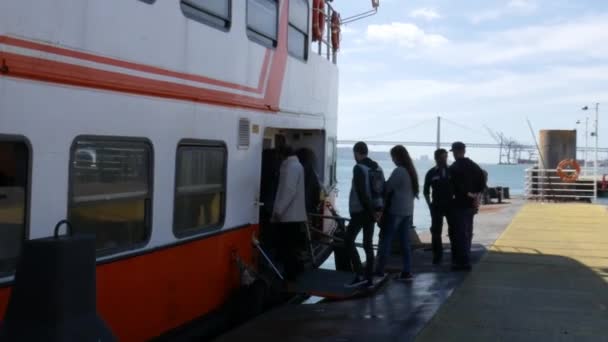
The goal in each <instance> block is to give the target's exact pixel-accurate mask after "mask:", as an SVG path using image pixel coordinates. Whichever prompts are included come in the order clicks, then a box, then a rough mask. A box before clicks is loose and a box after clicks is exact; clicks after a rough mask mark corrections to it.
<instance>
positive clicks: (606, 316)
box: [416, 204, 608, 342]
mask: <svg viewBox="0 0 608 342" xmlns="http://www.w3.org/2000/svg"><path fill="white" fill-rule="evenodd" d="M446 337H449V338H448V339H447V340H449V341H466V342H472V341H522V342H523V341H608V211H607V210H606V207H604V206H600V205H585V204H529V205H526V206H525V207H524V208H523V209H522V210H521V212H520V213H519V214H518V215H517V216H516V218H515V219H514V220H513V222H512V223H511V225H510V226H509V228H508V229H507V230H506V231H505V233H504V234H503V235H502V236H501V237H500V238H499V239H498V241H497V242H496V243H495V244H494V246H492V247H491V249H490V251H489V252H488V253H487V254H486V256H485V257H484V258H483V259H482V260H481V262H480V263H479V264H478V265H477V266H476V267H475V268H474V271H473V272H472V273H471V274H470V276H468V277H467V279H466V280H465V281H464V283H463V284H462V286H460V287H459V288H458V289H457V290H456V291H455V292H454V294H453V295H452V296H451V297H450V298H449V299H448V300H447V302H446V303H445V304H444V305H443V306H442V307H441V309H440V310H439V311H438V313H437V314H436V315H435V317H434V318H433V319H432V320H431V322H430V323H429V324H428V325H427V326H426V328H425V329H424V330H423V331H422V332H421V333H420V335H419V336H418V338H417V339H416V340H417V341H443V340H446Z"/></svg>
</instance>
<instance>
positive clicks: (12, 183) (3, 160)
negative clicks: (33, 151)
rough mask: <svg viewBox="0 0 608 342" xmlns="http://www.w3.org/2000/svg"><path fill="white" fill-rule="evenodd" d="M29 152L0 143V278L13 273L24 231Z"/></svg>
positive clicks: (22, 145) (17, 144) (10, 143)
mask: <svg viewBox="0 0 608 342" xmlns="http://www.w3.org/2000/svg"><path fill="white" fill-rule="evenodd" d="M29 162H30V151H29V148H28V146H27V145H26V144H25V143H24V142H20V141H6V140H4V141H2V140H0V276H6V275H10V274H11V273H12V272H13V271H14V270H15V265H16V261H17V256H18V255H19V252H20V250H21V245H22V243H23V239H24V238H25V232H26V218H27V203H28V192H29Z"/></svg>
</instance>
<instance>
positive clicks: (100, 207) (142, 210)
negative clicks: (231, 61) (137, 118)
mask: <svg viewBox="0 0 608 342" xmlns="http://www.w3.org/2000/svg"><path fill="white" fill-rule="evenodd" d="M151 160H152V147H151V145H150V144H149V143H147V142H146V141H141V140H126V139H124V140H123V139H115V138H77V139H76V140H75V142H74V144H73V146H72V156H71V163H70V203H69V213H68V216H69V220H70V222H71V223H72V226H73V230H74V232H77V233H85V234H95V235H96V247H97V252H98V254H99V255H108V254H112V253H115V252H117V251H123V250H126V249H133V248H137V247H139V246H141V245H143V244H145V242H146V241H147V240H148V238H149V236H150V232H151V223H150V221H151V210H152V208H151V205H150V204H151V199H152V168H151V164H152V163H151Z"/></svg>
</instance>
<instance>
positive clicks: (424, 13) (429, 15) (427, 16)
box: [410, 8, 441, 21]
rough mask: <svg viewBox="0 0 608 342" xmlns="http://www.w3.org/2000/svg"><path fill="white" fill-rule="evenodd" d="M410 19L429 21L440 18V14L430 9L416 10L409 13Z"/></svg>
mask: <svg viewBox="0 0 608 342" xmlns="http://www.w3.org/2000/svg"><path fill="white" fill-rule="evenodd" d="M410 17H412V18H416V19H424V20H428V21H431V20H435V19H439V18H441V14H439V12H437V11H436V10H434V9H432V8H418V9H415V10H413V11H412V12H410Z"/></svg>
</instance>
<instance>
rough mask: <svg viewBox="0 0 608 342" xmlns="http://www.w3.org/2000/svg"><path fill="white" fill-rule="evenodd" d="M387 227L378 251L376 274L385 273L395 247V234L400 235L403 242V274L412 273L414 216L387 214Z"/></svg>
mask: <svg viewBox="0 0 608 342" xmlns="http://www.w3.org/2000/svg"><path fill="white" fill-rule="evenodd" d="M386 215H387V216H386V227H385V228H384V229H383V230H382V231H383V234H384V236H383V238H382V239H381V240H380V247H379V249H378V264H377V265H376V273H384V267H385V266H386V262H387V259H388V256H389V254H390V253H391V246H392V245H393V238H394V237H395V234H397V235H398V237H399V240H400V241H401V249H402V250H403V272H404V273H411V272H412V255H411V253H412V251H411V248H410V235H409V234H410V232H409V230H410V229H411V228H412V216H399V215H392V214H386Z"/></svg>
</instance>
